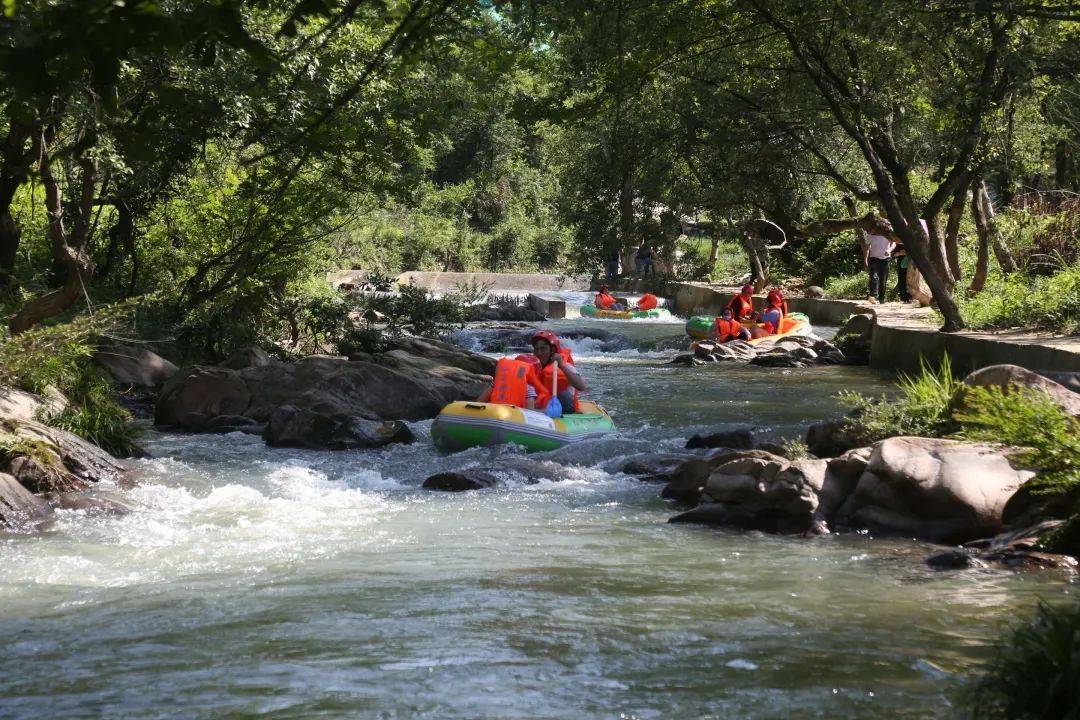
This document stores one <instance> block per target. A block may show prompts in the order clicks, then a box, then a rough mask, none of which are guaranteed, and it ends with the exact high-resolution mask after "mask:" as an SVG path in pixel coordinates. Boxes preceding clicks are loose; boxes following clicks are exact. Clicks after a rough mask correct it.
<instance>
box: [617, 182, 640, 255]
mask: <svg viewBox="0 0 1080 720" xmlns="http://www.w3.org/2000/svg"><path fill="white" fill-rule="evenodd" d="M636 245H637V243H635V242H634V186H633V176H632V175H631V174H630V172H629V171H626V172H624V173H623V177H622V182H620V183H619V246H620V247H621V248H622V251H623V253H624V254H625V253H626V252H627V251H628V250H630V249H631V248H634V247H636ZM628 257H629V256H628ZM632 260H633V258H631V266H633V262H632Z"/></svg>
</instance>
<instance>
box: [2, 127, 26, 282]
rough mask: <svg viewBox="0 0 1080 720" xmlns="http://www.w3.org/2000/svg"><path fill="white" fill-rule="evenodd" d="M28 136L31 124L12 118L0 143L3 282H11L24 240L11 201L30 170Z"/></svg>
mask: <svg viewBox="0 0 1080 720" xmlns="http://www.w3.org/2000/svg"><path fill="white" fill-rule="evenodd" d="M29 138H30V128H29V127H27V126H26V125H23V124H22V123H19V122H16V121H15V120H12V121H11V124H10V125H9V126H8V133H7V136H6V137H5V138H4V141H3V143H2V145H0V286H3V285H4V284H6V283H7V282H8V280H9V279H10V277H11V273H12V271H13V270H14V269H15V259H16V258H17V257H18V255H19V243H20V242H21V241H22V229H21V228H20V227H19V224H18V223H17V222H15V218H14V217H13V216H12V214H11V203H12V201H13V200H14V199H15V193H16V192H18V190H19V186H20V185H21V184H22V183H23V181H24V180H25V179H26V176H27V174H28V173H27V169H28V166H29V163H30V160H31V156H30V152H29V151H28V149H27V148H26V141H27V140H28V139H29Z"/></svg>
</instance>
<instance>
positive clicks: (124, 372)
mask: <svg viewBox="0 0 1080 720" xmlns="http://www.w3.org/2000/svg"><path fill="white" fill-rule="evenodd" d="M94 361H95V362H96V363H97V364H98V365H101V366H102V367H103V368H105V369H106V370H108V371H109V374H110V375H112V378H113V380H114V381H115V382H116V383H118V384H120V385H134V386H136V387H143V388H153V387H158V386H160V385H163V384H164V383H165V382H167V381H168V379H169V378H171V377H172V376H173V375H175V374H176V372H177V371H178V370H179V368H177V367H176V365H173V364H172V363H171V362H169V361H168V360H166V359H165V358H163V357H161V356H160V355H158V354H157V353H155V352H151V351H150V350H147V349H146V348H143V347H138V346H135V345H120V344H117V345H110V346H108V347H103V348H101V349H100V350H98V351H97V352H96V353H94Z"/></svg>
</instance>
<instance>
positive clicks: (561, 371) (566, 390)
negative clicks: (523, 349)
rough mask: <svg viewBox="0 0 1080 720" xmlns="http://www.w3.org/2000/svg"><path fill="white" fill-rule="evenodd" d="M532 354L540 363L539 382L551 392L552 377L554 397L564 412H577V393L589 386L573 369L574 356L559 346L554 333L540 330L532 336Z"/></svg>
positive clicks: (574, 368)
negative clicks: (554, 384)
mask: <svg viewBox="0 0 1080 720" xmlns="http://www.w3.org/2000/svg"><path fill="white" fill-rule="evenodd" d="M532 346H533V354H534V355H536V357H537V359H538V360H539V361H540V381H541V382H542V383H543V384H544V387H545V388H546V389H547V392H549V393H550V392H551V386H552V382H553V381H552V375H553V374H554V375H555V380H554V382H555V383H557V386H556V391H555V392H556V395H557V396H558V398H559V402H560V403H561V404H562V406H563V411H564V412H578V391H581V392H585V391H587V390H588V389H589V386H588V385H587V384H586V382H585V378H583V377H582V376H581V373H579V372H578V371H577V368H576V367H574V362H573V360H574V356H573V355H572V354H571V353H570V350H569V349H563V348H561V347H560V345H559V338H558V337H557V336H556V335H555V333H552V332H549V331H547V330H540V331H539V332H537V333H534V334H533V336H532Z"/></svg>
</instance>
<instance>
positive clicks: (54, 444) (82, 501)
mask: <svg viewBox="0 0 1080 720" xmlns="http://www.w3.org/2000/svg"><path fill="white" fill-rule="evenodd" d="M15 397H17V398H18V403H17V406H16V405H15V404H14V403H13V402H12V399H13V398H15ZM0 398H6V401H5V403H6V404H5V405H4V406H3V409H2V411H0V528H10V529H29V528H33V527H36V526H40V524H41V523H42V522H44V521H47V520H48V519H49V517H50V515H51V514H52V512H53V510H54V509H55V508H57V507H79V508H87V509H99V510H104V511H111V512H120V511H124V510H125V509H126V506H125V505H124V504H123V503H121V502H118V501H116V500H114V499H111V498H110V497H108V496H107V495H106V494H105V493H98V494H93V493H89V494H88V492H87V491H89V490H90V489H91V488H92V487H93V486H94V485H95V484H96V483H98V482H99V481H101V480H117V479H120V478H121V476H122V475H123V473H124V467H123V465H122V464H121V463H120V462H119V461H118V460H116V459H115V458H113V457H112V456H111V455H109V454H108V453H107V452H105V451H104V450H102V449H101V448H99V447H97V446H96V445H93V444H92V443H89V442H87V441H85V440H83V439H82V438H80V437H78V436H77V435H74V434H72V433H69V432H67V431H66V430H59V429H57V428H53V427H48V426H46V425H43V424H42V423H40V422H38V421H36V420H34V419H33V418H34V417H37V416H39V414H40V413H42V412H48V410H49V408H50V407H55V403H56V402H57V400H56V399H49V400H46V399H43V398H40V397H37V396H35V395H32V394H30V393H22V392H20V391H14V390H10V389H8V388H0Z"/></svg>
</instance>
